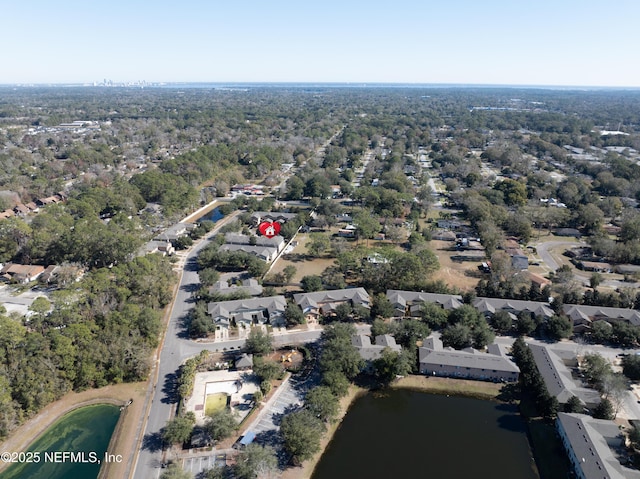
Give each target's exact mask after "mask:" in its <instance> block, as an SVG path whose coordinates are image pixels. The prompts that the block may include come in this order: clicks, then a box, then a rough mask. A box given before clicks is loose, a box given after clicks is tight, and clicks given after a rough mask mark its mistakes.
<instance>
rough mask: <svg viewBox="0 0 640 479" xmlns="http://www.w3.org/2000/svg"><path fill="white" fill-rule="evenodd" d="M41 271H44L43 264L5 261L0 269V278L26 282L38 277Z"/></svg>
mask: <svg viewBox="0 0 640 479" xmlns="http://www.w3.org/2000/svg"><path fill="white" fill-rule="evenodd" d="M42 273H44V267H43V266H38V265H30V264H16V263H7V264H6V265H4V267H3V268H2V269H0V279H3V280H5V281H11V282H14V283H21V284H26V283H30V282H31V281H35V280H36V279H38V277H39V276H40V275H41V274H42Z"/></svg>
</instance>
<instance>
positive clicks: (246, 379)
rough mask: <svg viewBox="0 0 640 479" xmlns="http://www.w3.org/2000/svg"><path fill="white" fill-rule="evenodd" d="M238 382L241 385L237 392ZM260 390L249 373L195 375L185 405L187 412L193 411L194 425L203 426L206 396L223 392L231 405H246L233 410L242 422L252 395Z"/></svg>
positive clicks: (211, 372) (233, 372)
mask: <svg viewBox="0 0 640 479" xmlns="http://www.w3.org/2000/svg"><path fill="white" fill-rule="evenodd" d="M238 381H240V382H241V383H242V386H241V388H240V390H239V391H238V387H237V384H238ZM259 389H260V387H259V385H258V383H257V382H256V379H255V376H253V374H252V372H251V371H226V370H223V371H208V372H204V373H197V374H196V377H195V381H194V385H193V393H192V394H191V397H190V398H189V399H188V400H187V402H186V404H185V409H186V410H187V411H193V412H194V413H195V415H196V424H204V422H205V420H206V415H205V413H204V411H205V407H204V405H205V401H206V397H207V394H214V393H218V392H224V393H227V394H229V395H230V396H231V405H232V406H233V405H246V406H247V407H241V408H234V410H235V411H236V412H237V413H238V420H239V421H240V420H242V419H243V418H244V416H246V415H247V414H248V413H249V411H250V410H251V408H249V407H248V406H249V404H251V402H252V401H253V393H255V392H256V391H258V390H259Z"/></svg>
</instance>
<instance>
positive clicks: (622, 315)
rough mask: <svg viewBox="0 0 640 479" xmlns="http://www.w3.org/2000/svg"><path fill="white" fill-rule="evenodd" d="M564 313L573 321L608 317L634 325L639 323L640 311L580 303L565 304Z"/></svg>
mask: <svg viewBox="0 0 640 479" xmlns="http://www.w3.org/2000/svg"><path fill="white" fill-rule="evenodd" d="M563 311H564V313H565V314H566V315H567V316H568V317H569V318H571V319H572V320H573V321H577V320H583V321H593V320H595V319H609V320H618V321H628V322H629V323H631V324H633V325H634V326H639V325H640V311H637V310H635V309H626V308H607V307H604V306H585V305H582V304H565V305H564V306H563Z"/></svg>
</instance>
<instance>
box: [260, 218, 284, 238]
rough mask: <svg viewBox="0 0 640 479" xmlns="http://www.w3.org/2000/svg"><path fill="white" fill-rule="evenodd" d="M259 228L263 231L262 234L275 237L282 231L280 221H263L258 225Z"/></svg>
mask: <svg viewBox="0 0 640 479" xmlns="http://www.w3.org/2000/svg"><path fill="white" fill-rule="evenodd" d="M258 230H259V231H260V233H262V236H266V237H267V238H273V237H274V236H276V235H277V234H278V233H280V223H278V222H275V223H272V222H271V221H263V222H262V223H260V226H258Z"/></svg>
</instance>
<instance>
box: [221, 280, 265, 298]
mask: <svg viewBox="0 0 640 479" xmlns="http://www.w3.org/2000/svg"><path fill="white" fill-rule="evenodd" d="M209 291H210V292H212V293H218V294H233V293H238V292H244V293H248V294H249V295H251V296H259V295H260V294H262V285H260V283H258V281H257V280H255V279H253V278H249V279H245V280H243V281H242V284H241V285H237V284H233V285H231V286H229V284H228V283H227V282H226V281H217V282H215V283H214V284H213V285H212V286H211V287H210V288H209Z"/></svg>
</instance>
